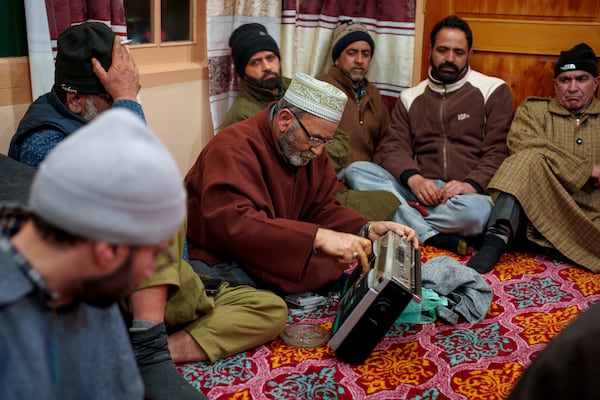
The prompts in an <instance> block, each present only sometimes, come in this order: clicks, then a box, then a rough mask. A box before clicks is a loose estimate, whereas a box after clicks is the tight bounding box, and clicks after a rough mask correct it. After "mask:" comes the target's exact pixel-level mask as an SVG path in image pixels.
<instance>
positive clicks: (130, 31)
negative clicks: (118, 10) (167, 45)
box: [124, 0, 191, 44]
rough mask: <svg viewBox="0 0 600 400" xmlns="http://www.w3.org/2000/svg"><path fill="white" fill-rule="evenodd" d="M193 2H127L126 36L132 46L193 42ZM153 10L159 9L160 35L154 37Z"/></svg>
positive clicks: (133, 0) (145, 0) (183, 0)
mask: <svg viewBox="0 0 600 400" xmlns="http://www.w3.org/2000/svg"><path fill="white" fill-rule="evenodd" d="M190 3H191V0H125V1H124V5H125V15H126V17H127V36H128V37H129V39H131V44H143V43H155V42H177V41H189V40H191V35H190V32H191V29H190V26H191V16H190V11H191V4H190ZM153 9H160V11H161V13H160V15H159V16H156V18H158V19H160V27H161V30H160V35H153V32H152V29H153V27H154V26H158V25H159V21H155V23H154V24H153V18H152V17H153V14H152V10H153Z"/></svg>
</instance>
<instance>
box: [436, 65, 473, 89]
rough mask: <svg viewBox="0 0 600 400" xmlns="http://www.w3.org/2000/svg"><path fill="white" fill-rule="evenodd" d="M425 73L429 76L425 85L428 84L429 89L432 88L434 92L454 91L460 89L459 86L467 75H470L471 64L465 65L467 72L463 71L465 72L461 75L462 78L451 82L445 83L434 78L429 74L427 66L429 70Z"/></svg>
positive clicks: (463, 82)
mask: <svg viewBox="0 0 600 400" xmlns="http://www.w3.org/2000/svg"><path fill="white" fill-rule="evenodd" d="M427 75H428V76H429V79H428V81H427V86H429V88H430V89H431V90H433V91H434V92H437V93H449V92H455V91H457V90H458V89H460V88H461V87H463V86H464V84H465V83H466V82H467V81H468V80H469V76H470V75H471V66H470V65H469V66H468V67H467V72H465V74H464V75H463V77H462V78H460V79H459V80H457V81H456V82H453V83H448V84H445V83H443V82H442V81H439V80H437V79H435V78H434V77H433V76H432V75H431V67H429V70H428V71H427Z"/></svg>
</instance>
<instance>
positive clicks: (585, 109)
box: [467, 43, 600, 398]
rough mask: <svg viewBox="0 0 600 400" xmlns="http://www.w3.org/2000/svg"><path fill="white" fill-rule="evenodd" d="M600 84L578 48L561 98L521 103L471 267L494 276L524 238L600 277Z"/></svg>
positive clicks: (591, 56)
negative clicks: (511, 246) (509, 251)
mask: <svg viewBox="0 0 600 400" xmlns="http://www.w3.org/2000/svg"><path fill="white" fill-rule="evenodd" d="M598 79H599V78H598V59H597V57H596V54H595V53H594V51H593V50H592V48H591V47H590V46H588V45H587V44H586V43H580V44H578V45H576V46H574V47H573V48H571V49H569V50H566V51H562V52H561V53H560V57H559V58H558V61H557V63H556V66H555V68H554V90H555V92H556V97H555V98H540V97H530V98H527V99H526V100H525V101H524V102H523V103H522V104H521V105H520V106H519V108H518V109H517V111H516V114H515V118H514V120H513V123H512V125H511V128H510V132H509V134H508V146H509V150H510V154H511V155H510V156H509V157H508V158H507V159H506V160H505V161H504V162H503V163H502V165H501V166H500V168H499V169H498V171H497V172H496V174H495V175H494V177H493V179H492V180H491V181H490V184H489V186H488V189H489V190H490V191H491V192H492V193H493V196H494V198H495V199H496V201H495V205H494V208H493V209H492V213H491V215H490V220H489V222H488V229H487V233H486V235H485V237H484V240H483V245H482V247H481V249H480V250H479V252H478V253H477V254H476V255H475V256H474V257H472V258H471V260H469V262H468V263H467V265H468V266H470V267H472V268H474V269H476V270H477V271H479V272H481V273H485V272H488V271H491V270H492V269H493V268H494V265H495V264H496V263H497V262H498V261H499V260H500V258H501V254H502V253H503V252H504V250H505V249H506V247H507V244H508V243H509V242H511V241H513V240H514V241H515V242H516V241H517V240H519V239H520V240H525V241H526V243H527V242H533V243H534V244H536V245H538V246H541V247H540V248H541V249H543V250H544V251H549V252H550V253H551V254H555V255H558V256H560V257H561V258H566V259H567V260H569V262H572V263H574V264H577V265H580V266H582V267H585V268H587V269H589V270H591V271H593V272H600V246H598V243H600V218H599V217H598V216H599V215H600V137H599V136H598V133H599V132H600V101H599V100H598V99H597V98H596V95H597V92H598ZM557 253H558V254H557ZM521 388H522V386H521ZM532 393H533V392H531V393H527V395H524V396H520V397H519V398H535V396H534V397H532V396H531V395H532ZM515 398H516V397H515Z"/></svg>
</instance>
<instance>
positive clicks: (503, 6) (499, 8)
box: [451, 0, 600, 21]
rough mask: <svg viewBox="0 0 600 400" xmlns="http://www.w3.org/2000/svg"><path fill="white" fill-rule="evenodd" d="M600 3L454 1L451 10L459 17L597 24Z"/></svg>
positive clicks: (585, 0)
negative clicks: (522, 18) (493, 17)
mask: <svg viewBox="0 0 600 400" xmlns="http://www.w3.org/2000/svg"><path fill="white" fill-rule="evenodd" d="M599 5H600V0H580V1H568V0H520V1H513V0H508V1H507V0H453V1H451V7H452V9H453V10H454V12H455V13H456V14H459V15H498V16H504V17H507V16H508V17H515V16H522V17H524V18H525V19H531V18H540V17H541V18H552V19H555V18H559V19H568V20H569V21H587V20H592V21H593V20H595V17H596V15H597V13H598V9H599Z"/></svg>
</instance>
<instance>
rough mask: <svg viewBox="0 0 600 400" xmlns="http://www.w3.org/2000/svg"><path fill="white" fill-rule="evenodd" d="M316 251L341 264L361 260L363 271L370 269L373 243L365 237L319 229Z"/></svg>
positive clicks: (316, 237)
mask: <svg viewBox="0 0 600 400" xmlns="http://www.w3.org/2000/svg"><path fill="white" fill-rule="evenodd" d="M315 249H316V250H318V251H321V252H322V253H325V254H328V255H330V256H332V257H335V258H336V260H337V262H338V263H340V264H351V263H353V262H354V261H356V260H359V259H360V262H361V264H362V266H363V269H367V270H368V268H369V261H368V255H369V254H371V241H370V240H369V239H365V238H363V237H360V236H357V235H354V234H351V233H343V232H336V231H333V230H331V229H325V228H319V229H318V230H317V235H316V236H315Z"/></svg>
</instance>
